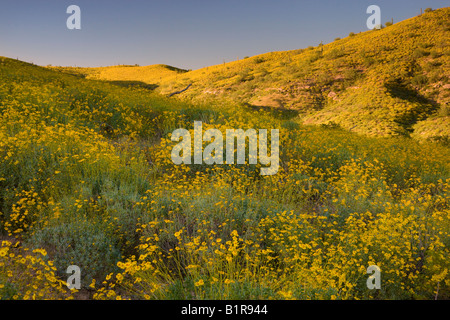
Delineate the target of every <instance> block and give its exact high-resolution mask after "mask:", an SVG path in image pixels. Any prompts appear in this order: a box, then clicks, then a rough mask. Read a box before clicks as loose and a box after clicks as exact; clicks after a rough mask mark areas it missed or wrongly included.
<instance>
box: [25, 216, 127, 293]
mask: <svg viewBox="0 0 450 320" xmlns="http://www.w3.org/2000/svg"><path fill="white" fill-rule="evenodd" d="M103 228H104V227H103ZM28 245H30V246H32V247H35V248H45V249H46V250H47V252H48V254H49V256H50V258H51V259H52V260H53V261H54V263H55V267H56V268H57V270H58V273H59V275H60V276H61V277H62V278H63V279H64V278H66V279H67V277H68V275H67V274H66V270H67V267H69V266H70V265H77V266H78V267H80V269H81V285H82V287H83V288H87V287H89V285H90V284H91V282H92V279H96V280H100V281H101V280H104V278H105V277H106V276H107V275H108V274H109V273H111V272H113V271H116V264H117V262H118V261H119V260H120V258H121V256H120V252H119V250H118V249H117V248H116V244H115V241H113V239H112V238H111V237H110V236H109V235H107V234H106V233H105V232H104V231H102V227H100V226H97V225H96V224H94V223H92V222H90V221H87V220H85V221H74V222H69V223H64V224H60V225H55V226H49V227H46V228H44V229H42V230H39V231H37V232H36V233H35V234H34V235H33V236H32V237H31V238H30V239H29V241H28Z"/></svg>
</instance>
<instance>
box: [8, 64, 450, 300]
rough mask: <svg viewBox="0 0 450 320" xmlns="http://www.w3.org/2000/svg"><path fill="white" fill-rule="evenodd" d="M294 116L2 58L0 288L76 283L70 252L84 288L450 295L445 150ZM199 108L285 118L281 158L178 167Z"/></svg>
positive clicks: (182, 293) (200, 295)
mask: <svg viewBox="0 0 450 320" xmlns="http://www.w3.org/2000/svg"><path fill="white" fill-rule="evenodd" d="M187 92H189V90H188V91H187ZM216 102H218V101H216ZM293 114H294V113H293V112H281V111H280V110H277V109H275V108H274V109H266V110H256V109H254V108H251V107H249V106H245V105H238V104H236V103H234V104H233V103H231V104H226V103H212V104H209V105H202V104H200V103H195V104H193V103H188V102H184V101H179V100H178V99H174V98H167V97H164V96H160V95H158V94H157V93H155V92H154V91H153V90H148V88H142V87H139V86H129V87H128V86H126V87H124V86H120V85H117V84H115V83H110V82H109V81H97V80H89V79H83V78H82V77H79V76H74V75H69V74H65V73H61V72H57V71H54V70H49V69H46V68H42V67H38V66H34V65H32V64H29V63H24V62H21V61H17V60H12V59H8V58H2V57H0V212H1V214H0V237H1V239H2V241H1V242H0V298H1V299H32V298H33V297H34V295H36V297H38V298H42V299H44V298H45V299H58V298H59V299H60V298H66V297H67V296H69V295H72V294H74V295H75V296H76V295H77V294H76V293H75V292H69V290H68V289H66V286H65V285H64V283H60V282H59V281H60V280H64V281H66V280H67V273H66V270H67V266H69V265H77V266H79V267H80V269H81V270H82V273H81V284H82V290H83V291H81V292H80V293H81V294H82V295H83V296H84V297H83V298H86V297H89V298H93V299H120V298H125V299H166V300H167V299H189V300H192V299H195V300H198V299H208V300H213V299H230V300H244V299H245V300H251V299H301V300H306V299H351V300H356V299H395V300H399V299H430V300H431V299H436V298H438V299H449V297H450V280H449V277H448V270H449V269H450V261H449V259H448V256H449V248H450V227H449V226H450V219H449V217H450V212H449V210H450V205H449V201H448V200H449V198H450V197H449V194H450V163H449V162H448V159H449V158H450V149H449V148H447V147H444V146H440V145H439V144H436V143H431V142H425V143H419V142H418V141H415V140H413V139H407V138H403V137H395V138H380V137H367V136H361V135H357V134H354V133H351V132H348V131H345V130H341V129H337V128H333V127H321V126H303V125H300V124H298V123H296V122H295V121H292V119H293V118H290V117H292V116H293ZM294 115H295V114H294ZM195 120H202V121H203V129H204V130H206V129H209V128H218V129H219V130H221V131H222V132H224V131H223V130H226V129H227V128H243V129H247V128H268V129H270V128H279V130H280V131H279V133H280V134H279V137H280V161H279V164H280V166H279V171H278V173H277V174H276V175H274V176H262V175H260V168H259V165H250V164H245V165H225V164H224V165H220V164H218V165H206V164H203V165H175V164H174V163H173V162H172V160H171V153H172V150H173V149H172V148H173V146H174V145H175V142H173V141H171V133H172V132H173V131H174V130H175V129H177V128H187V129H193V122H194V121H195ZM272 150H273V149H272V147H271V151H270V152H271V153H272ZM224 151H225V150H224ZM3 239H7V240H9V241H3ZM15 241H20V245H19V246H17V245H14V244H13V242H15ZM26 250H28V253H27V251H26ZM32 250H38V251H32ZM32 252H33V254H34V253H36V254H39V257H41V259H39V260H36V259H33V258H32V257H31V256H30V255H31V253H32ZM41 262H42V263H41ZM370 265H377V266H379V267H380V268H381V270H382V283H383V286H382V288H381V289H380V290H368V289H367V283H366V280H367V272H366V270H367V267H368V266H370ZM94 280H95V281H94ZM59 284H61V285H59ZM437 288H439V292H437Z"/></svg>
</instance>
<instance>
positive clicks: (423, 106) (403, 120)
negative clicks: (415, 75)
mask: <svg viewBox="0 0 450 320" xmlns="http://www.w3.org/2000/svg"><path fill="white" fill-rule="evenodd" d="M385 87H386V89H387V90H388V92H389V93H390V94H391V95H392V97H394V98H399V99H402V100H405V101H407V102H410V103H417V104H418V107H416V108H414V109H412V110H410V111H409V112H407V113H404V114H402V115H400V116H398V117H397V118H396V119H395V122H397V123H398V124H400V125H401V126H402V127H403V128H405V130H407V131H409V132H412V131H413V129H412V126H413V125H414V124H416V123H417V122H418V121H420V120H424V119H426V118H427V117H428V116H430V115H432V114H433V113H435V112H436V111H437V110H438V108H439V105H438V104H437V103H436V102H435V101H434V100H431V99H428V98H426V97H424V96H423V95H421V94H420V93H419V92H417V91H416V90H414V89H412V88H410V87H408V86H407V85H406V84H404V83H402V82H401V81H399V80H397V81H390V82H388V83H386V84H385Z"/></svg>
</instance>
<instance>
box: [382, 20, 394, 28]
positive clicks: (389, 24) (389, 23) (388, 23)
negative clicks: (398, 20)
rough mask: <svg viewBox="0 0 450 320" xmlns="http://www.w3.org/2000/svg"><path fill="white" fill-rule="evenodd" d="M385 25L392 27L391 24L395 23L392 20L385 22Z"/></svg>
mask: <svg viewBox="0 0 450 320" xmlns="http://www.w3.org/2000/svg"><path fill="white" fill-rule="evenodd" d="M384 25H385V26H386V28H387V27H390V26H392V25H393V23H392V22H390V21H388V22H386V23H385V24H384Z"/></svg>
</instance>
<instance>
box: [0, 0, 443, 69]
mask: <svg viewBox="0 0 450 320" xmlns="http://www.w3.org/2000/svg"><path fill="white" fill-rule="evenodd" d="M72 4H74V5H78V6H79V7H80V8H81V30H69V29H67V27H66V20H67V18H68V17H69V14H67V13H66V9H67V7H68V6H69V5H72ZM371 4H375V5H378V6H380V8H381V14H382V22H383V23H385V22H386V21H390V20H391V18H393V19H394V22H398V21H401V20H404V19H407V18H410V17H413V16H415V15H417V14H418V13H419V12H420V8H423V9H425V8H427V7H432V8H433V9H436V8H442V7H446V6H448V5H449V1H448V0H391V1H385V0H383V1H376V0H370V1H366V0H341V1H338V0H335V1H331V0H311V1H309V0H304V1H301V0H296V1H293V0H276V1H274V0H272V1H268V0H221V1H219V0H146V1H144V0H128V1H125V0H109V1H106V0H70V1H66V0H33V1H31V0H29V1H25V0H0V56H7V57H11V58H19V59H20V60H24V61H28V62H33V63H35V64H38V65H47V64H52V65H63V66H86V67H93V66H108V65H117V64H140V65H150V64H158V63H163V64H169V65H173V66H176V67H180V68H185V69H198V68H201V67H206V66H209V65H215V64H219V63H222V62H223V61H224V60H225V61H227V62H228V61H233V60H236V59H237V58H243V57H244V56H253V55H256V54H261V53H266V52H271V51H284V50H292V49H299V48H305V47H308V46H310V45H313V46H315V45H318V44H319V43H320V42H321V41H323V43H324V44H325V43H328V42H331V41H333V39H335V38H336V37H345V36H347V35H348V34H349V33H350V32H355V33H356V32H360V31H366V30H367V27H366V20H367V18H368V17H369V15H368V14H367V13H366V9H367V7H368V6H369V5H371Z"/></svg>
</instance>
